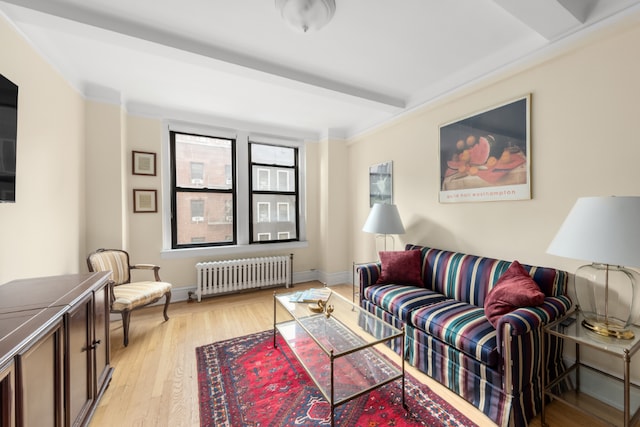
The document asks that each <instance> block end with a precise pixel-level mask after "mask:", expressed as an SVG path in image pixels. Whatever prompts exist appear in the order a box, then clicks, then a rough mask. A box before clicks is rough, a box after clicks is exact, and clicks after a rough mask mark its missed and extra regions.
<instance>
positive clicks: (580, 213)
mask: <svg viewBox="0 0 640 427" xmlns="http://www.w3.org/2000/svg"><path fill="white" fill-rule="evenodd" d="M547 253H550V254H553V255H559V256H563V257H567V258H573V259H581V260H585V261H591V262H592V264H590V265H584V266H582V267H580V268H578V270H577V271H576V274H575V282H574V283H575V293H576V298H577V300H578V301H577V303H578V306H579V307H580V310H581V311H582V313H583V316H584V320H583V321H582V325H583V326H584V327H585V328H587V329H589V330H591V331H593V332H595V333H597V334H600V335H604V336H608V337H615V338H620V339H632V338H633V337H634V333H633V331H631V330H630V328H629V326H630V325H631V323H632V321H633V320H634V319H633V316H634V315H635V314H636V313H637V309H638V303H637V300H638V288H637V284H638V278H639V276H638V273H636V272H635V271H633V270H630V269H627V268H625V267H623V266H630V267H637V266H640V197H613V196H612V197H583V198H579V199H578V200H577V201H576V204H575V205H574V206H573V208H572V209H571V211H570V212H569V215H568V216H567V218H566V219H565V220H564V223H563V224H562V226H561V227H560V229H559V230H558V233H557V234H556V236H555V237H554V239H553V241H552V242H551V244H550V245H549V248H548V249H547Z"/></svg>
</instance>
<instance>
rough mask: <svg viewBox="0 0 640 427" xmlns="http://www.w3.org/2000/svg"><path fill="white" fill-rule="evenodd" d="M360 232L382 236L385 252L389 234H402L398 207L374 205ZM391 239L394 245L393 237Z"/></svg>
mask: <svg viewBox="0 0 640 427" xmlns="http://www.w3.org/2000/svg"><path fill="white" fill-rule="evenodd" d="M362 231H364V232H367V233H376V234H379V235H383V236H384V250H385V251H386V250H387V236H388V235H389V234H404V226H403V225H402V220H400V214H399V213H398V207H397V206H396V205H392V204H388V203H375V204H374V205H373V207H372V208H371V212H369V216H368V217H367V221H366V222H365V223H364V227H362ZM391 239H392V241H393V244H394V249H395V240H393V236H391Z"/></svg>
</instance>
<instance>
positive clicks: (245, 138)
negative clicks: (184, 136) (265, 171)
mask: <svg viewBox="0 0 640 427" xmlns="http://www.w3.org/2000/svg"><path fill="white" fill-rule="evenodd" d="M169 131H176V132H185V133H194V134H201V135H209V136H213V137H219V138H230V139H234V138H235V140H236V162H237V163H236V164H237V172H236V175H237V176H236V179H237V181H238V182H236V189H237V201H236V221H237V223H238V224H240V226H239V227H238V232H237V244H236V245H224V246H212V247H202V248H180V249H172V248H171V165H170V157H169V156H170V155H171V148H170V143H169ZM283 133H284V134H287V132H283ZM269 134H270V135H272V134H273V130H270V132H269ZM250 137H251V141H252V142H259V143H266V144H276V145H284V146H289V147H296V148H298V155H299V156H300V159H299V160H300V161H299V164H298V176H299V180H300V182H299V183H298V186H299V190H298V197H299V212H298V222H299V236H298V238H299V240H298V241H292V242H291V241H290V242H282V243H271V244H268V245H265V244H259V243H256V244H250V243H249V241H250V240H249V238H250V236H249V209H250V206H249V197H248V194H249V188H250V184H251V183H250V182H249V171H248V170H247V167H246V165H248V164H249V160H248V159H249V138H250ZM160 164H161V168H162V203H161V206H162V251H161V257H162V258H165V259H173V258H191V257H200V256H208V255H211V256H225V255H241V254H251V253H256V252H274V251H279V250H290V249H297V248H306V247H308V246H309V244H308V242H307V233H306V217H307V215H306V192H305V189H306V185H305V182H306V150H305V142H304V137H298V138H292V137H281V138H280V137H274V136H267V135H263V134H260V133H251V132H249V131H246V130H241V129H240V130H237V129H233V128H230V127H214V126H207V125H199V124H194V123H187V122H181V121H175V120H165V121H164V122H163V132H162V153H161V156H160ZM244 224H246V226H245V225H244Z"/></svg>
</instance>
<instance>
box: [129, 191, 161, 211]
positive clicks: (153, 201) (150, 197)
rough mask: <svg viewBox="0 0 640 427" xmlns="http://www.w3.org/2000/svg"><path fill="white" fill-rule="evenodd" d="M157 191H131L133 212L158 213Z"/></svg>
mask: <svg viewBox="0 0 640 427" xmlns="http://www.w3.org/2000/svg"><path fill="white" fill-rule="evenodd" d="M157 200H158V191H157V190H133V212H134V213H142V212H158V203H157Z"/></svg>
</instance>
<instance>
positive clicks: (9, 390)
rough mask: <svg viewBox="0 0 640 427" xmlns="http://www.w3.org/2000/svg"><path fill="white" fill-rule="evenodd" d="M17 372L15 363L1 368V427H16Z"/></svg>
mask: <svg viewBox="0 0 640 427" xmlns="http://www.w3.org/2000/svg"><path fill="white" fill-rule="evenodd" d="M14 388H15V372H14V369H13V362H9V363H7V364H6V365H5V366H2V367H0V427H14V426H15V425H16V420H15V413H16V412H15V404H14V400H15V393H14Z"/></svg>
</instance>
